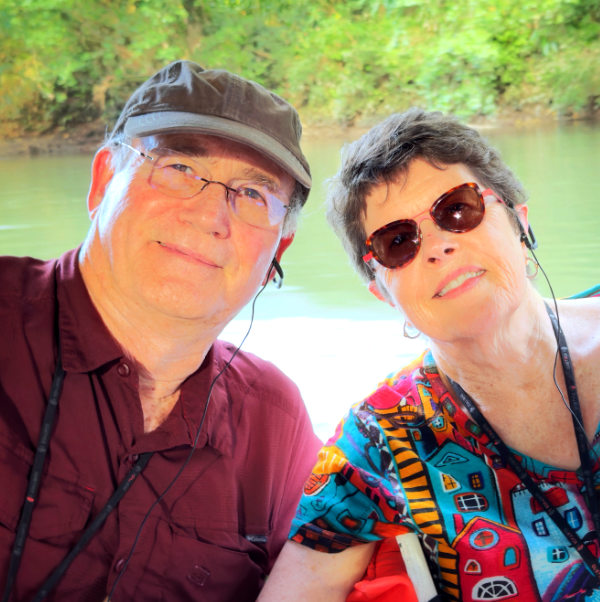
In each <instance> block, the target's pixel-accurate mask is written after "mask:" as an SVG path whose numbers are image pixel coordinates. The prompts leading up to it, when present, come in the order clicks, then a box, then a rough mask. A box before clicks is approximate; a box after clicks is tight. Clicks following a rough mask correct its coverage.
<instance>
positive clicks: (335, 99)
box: [0, 0, 600, 136]
mask: <svg viewBox="0 0 600 602" xmlns="http://www.w3.org/2000/svg"><path fill="white" fill-rule="evenodd" d="M177 58H189V59H192V60H195V61H198V62H200V63H201V64H203V65H204V66H207V67H212V68H227V69H230V70H232V71H235V72H238V73H240V74H242V75H244V76H246V77H249V78H251V79H255V80H257V81H259V82H261V83H262V84H264V85H265V86H267V87H269V88H271V89H273V90H275V91H277V92H278V93H280V94H281V95H282V96H284V97H285V98H286V99H288V100H290V101H291V102H292V103H293V104H294V105H295V106H296V107H298V109H299V110H300V113H301V115H302V117H303V118H304V119H305V121H308V122H311V123H329V124H336V125H349V124H357V123H358V124H360V123H368V122H369V121H370V120H373V119H376V118H378V117H380V116H382V115H387V114H389V113H390V112H393V111H398V110H402V109H404V108H406V107H408V106H410V105H412V104H417V105H420V106H424V107H427V108H435V109H440V110H444V111H451V112H454V113H456V114H459V115H461V116H464V117H478V116H494V115H497V114H499V113H501V112H503V111H525V112H530V113H531V112H534V113H535V112H539V113H540V114H543V115H552V116H557V117H560V116H575V117H584V116H590V115H593V114H594V113H597V112H598V109H599V107H600V3H599V2H598V0H495V2H493V3H491V2H488V1H487V0H459V1H456V0H343V1H333V0H89V1H86V2H82V1H81V0H2V3H0V91H1V94H0V116H1V122H2V123H1V125H0V134H2V135H4V136H10V135H17V134H21V133H25V132H29V133H42V132H49V131H55V130H57V129H61V128H68V127H70V126H73V125H77V124H80V123H85V122H89V121H93V120H102V121H104V122H106V123H111V122H112V121H113V120H114V118H115V116H116V114H117V112H118V109H119V108H120V107H121V106H122V104H123V102H124V100H125V99H126V98H127V96H128V95H129V93H130V92H131V91H132V90H133V88H134V87H135V86H136V85H137V84H139V83H140V82H141V81H143V80H144V79H146V77H147V76H148V75H149V74H150V73H152V72H153V71H155V70H156V69H158V68H160V67H161V66H163V65H164V64H165V63H166V62H168V61H171V60H175V59H177Z"/></svg>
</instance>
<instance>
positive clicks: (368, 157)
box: [327, 107, 527, 281]
mask: <svg viewBox="0 0 600 602" xmlns="http://www.w3.org/2000/svg"><path fill="white" fill-rule="evenodd" d="M417 158H420V159H424V160H426V161H427V162H428V163H430V164H431V165H433V166H436V167H437V166H443V165H452V164H456V163H462V164H463V165H465V166H466V167H468V168H469V169H470V170H471V171H472V172H473V175H474V176H475V177H476V178H477V180H478V181H479V183H480V184H481V185H482V186H484V187H486V188H491V189H492V190H494V192H496V194H498V195H499V196H500V197H501V198H502V200H503V201H504V202H505V203H506V205H507V207H508V211H509V213H510V214H511V215H512V217H513V219H514V220H515V227H516V228H517V229H518V228H519V221H518V216H517V213H516V211H515V210H514V205H518V204H522V203H525V202H526V201H527V195H526V193H525V190H524V189H523V186H522V185H521V183H520V182H519V181H518V180H517V178H516V177H515V176H514V174H513V173H512V171H511V170H510V169H509V168H508V167H507V166H506V165H505V163H504V162H503V161H502V159H501V157H500V153H499V152H498V151H497V150H496V149H494V148H493V147H492V146H490V144H489V143H488V142H487V141H486V140H485V138H483V136H481V134H480V133H479V132H478V131H477V130H475V129H474V128H472V127H469V126H467V125H464V124H462V123H460V122H459V121H458V120H457V119H456V118H455V117H453V116H450V115H444V114H442V113H439V112H428V111H424V110H422V109H418V108H416V107H413V108H411V109H409V110H408V111H406V112H404V113H396V114H394V115H391V116H390V117H388V118H387V119H385V120H384V121H382V122H381V123H379V124H378V125H376V126H375V127H373V128H372V129H371V130H369V131H368V132H367V133H366V134H364V135H363V136H362V137H361V138H359V139H358V140H356V141H355V142H352V143H351V144H349V145H347V146H346V147H345V148H344V149H343V152H342V165H341V167H340V169H339V171H338V173H337V174H336V175H335V176H334V177H333V178H331V179H330V180H329V191H328V195H327V221H328V222H329V224H330V225H331V227H332V228H333V229H334V231H335V233H336V234H337V236H338V237H339V238H340V240H341V241H342V244H343V245H344V248H345V250H346V252H347V253H348V255H349V257H350V260H351V262H352V265H353V266H354V269H355V270H356V271H357V272H358V273H359V275H360V276H361V277H362V278H363V279H365V280H366V281H370V280H373V279H374V278H375V273H374V271H373V269H372V268H371V266H370V265H368V264H367V263H365V262H364V261H363V259H362V257H363V255H364V254H365V252H366V247H365V240H366V238H367V233H366V232H365V229H364V218H365V213H366V202H365V199H366V197H367V196H368V194H369V193H370V191H371V189H372V188H373V187H374V186H375V185H377V184H380V183H383V182H391V181H393V180H395V179H396V178H397V177H398V175H400V174H402V173H406V171H407V170H408V167H409V165H410V162H411V161H412V160H413V159H417ZM400 217H403V216H399V218H400Z"/></svg>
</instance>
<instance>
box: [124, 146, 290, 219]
mask: <svg viewBox="0 0 600 602" xmlns="http://www.w3.org/2000/svg"><path fill="white" fill-rule="evenodd" d="M116 143H117V144H119V145H121V146H124V147H126V148H128V149H129V150H132V151H134V152H135V153H137V154H138V155H139V156H140V157H143V158H144V159H147V160H148V161H150V162H151V165H152V171H151V172H150V175H149V176H148V185H149V186H151V187H152V188H154V189H155V190H159V188H158V187H157V186H155V185H153V184H152V174H153V172H154V169H155V166H156V163H155V162H156V161H157V158H156V157H152V156H151V155H150V154H148V153H147V152H144V151H141V150H140V149H138V148H135V147H134V146H131V145H130V144H128V143H127V142H124V141H122V140H117V141H116ZM181 154H182V155H185V153H181ZM159 158H160V157H159ZM194 177H195V179H197V180H200V181H201V182H203V185H202V186H201V188H200V189H199V190H197V191H196V192H194V193H193V194H191V195H190V196H180V195H178V194H172V193H170V192H165V194H166V195H167V196H170V197H171V198H177V199H191V198H194V197H195V196H196V195H198V194H200V193H201V192H203V191H204V190H205V189H206V188H207V187H208V186H209V185H210V184H219V185H220V186H222V187H223V188H224V189H225V200H226V201H227V204H228V205H229V207H231V210H232V211H233V213H234V214H235V215H236V216H237V217H238V218H239V219H240V220H241V221H243V222H244V223H245V224H248V225H250V226H253V227H255V228H266V225H265V226H263V225H261V224H253V223H251V222H248V221H246V220H244V219H243V218H241V217H240V216H239V215H238V212H237V210H236V205H235V196H237V195H238V191H239V188H232V187H231V186H228V185H227V184H225V183H224V182H221V181H219V180H209V179H207V178H203V177H202V176H194ZM160 190H163V189H160ZM230 194H234V195H235V196H234V197H233V200H232V199H231V198H230ZM261 196H262V195H261ZM272 199H274V200H275V201H276V202H277V203H279V205H280V207H281V210H282V211H283V212H282V213H281V217H278V216H275V217H276V219H278V221H276V222H275V223H272V222H271V210H272V209H273V204H272ZM265 204H266V206H267V215H268V216H269V217H268V221H269V224H270V225H271V226H273V227H275V226H279V225H280V224H282V223H283V222H284V221H285V218H286V216H287V215H288V213H289V212H290V210H291V205H290V204H287V203H284V202H283V201H282V200H281V199H280V198H278V197H277V196H275V195H274V194H272V193H269V194H268V198H265ZM276 206H277V205H275V207H276Z"/></svg>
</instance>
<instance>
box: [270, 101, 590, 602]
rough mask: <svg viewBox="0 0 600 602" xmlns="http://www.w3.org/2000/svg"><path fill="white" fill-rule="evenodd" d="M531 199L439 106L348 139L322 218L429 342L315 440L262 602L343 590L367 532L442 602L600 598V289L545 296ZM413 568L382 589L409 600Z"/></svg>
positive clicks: (360, 566) (368, 543)
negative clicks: (421, 559)
mask: <svg viewBox="0 0 600 602" xmlns="http://www.w3.org/2000/svg"><path fill="white" fill-rule="evenodd" d="M525 200H526V198H525V193H524V191H523V189H522V187H521V185H520V184H519V183H518V182H517V181H516V179H515V177H514V176H513V174H512V173H511V171H510V170H509V169H508V168H507V167H506V166H505V165H504V163H503V162H502V160H501V159H500V157H499V155H498V153H497V152H496V151H495V150H494V149H492V148H490V146H489V145H488V144H487V142H486V141H485V140H484V139H483V138H482V137H481V136H480V135H479V134H478V133H477V132H476V131H475V130H473V129H472V128H469V127H467V126H464V125H461V124H460V123H458V122H457V121H456V120H454V119H453V118H450V117H446V116H444V115H441V114H439V113H428V112H424V111H421V110H417V109H411V110H409V111H408V112H406V113H404V114H399V115H393V116H392V117H390V118H388V119H387V120H386V121H384V122H383V123H381V124H379V125H378V126H376V127H375V128H374V129H373V130H371V131H370V132H368V133H367V134H366V135H365V136H363V137H362V138H361V139H360V140H358V141H357V142H355V143H353V144H352V145H350V146H349V147H348V149H347V150H346V153H345V156H344V158H343V162H342V167H341V169H340V172H339V173H338V174H337V176H336V177H335V178H334V180H333V185H332V188H331V192H330V198H329V207H328V218H329V220H330V223H331V224H332V225H333V227H334V229H335V230H336V233H337V234H338V235H339V237H340V238H341V240H342V242H343V244H344V246H345V248H346V250H347V252H348V254H349V255H350V257H351V260H352V262H353V264H354V267H355V268H356V269H357V271H358V272H359V273H360V274H361V275H362V276H363V277H364V279H365V280H366V281H367V282H368V286H369V289H370V290H371V292H372V293H373V294H375V295H376V296H377V297H378V298H380V299H381V300H383V301H385V302H387V303H390V304H391V305H392V306H394V307H395V308H397V309H398V310H399V311H400V312H401V313H402V314H403V316H404V319H405V333H406V334H408V335H409V336H412V335H411V333H413V332H415V331H419V332H421V333H423V335H425V336H426V337H427V338H428V342H429V350H428V351H427V352H425V353H424V355H423V356H421V357H420V358H418V359H417V360H415V361H414V362H413V363H412V364H410V365H409V366H408V367H406V368H404V369H403V370H401V371H400V372H398V373H397V374H395V375H392V376H390V377H388V378H387V379H386V380H385V381H384V382H383V383H382V384H381V385H380V386H379V388H378V389H377V390H376V391H375V392H374V393H373V394H372V395H370V396H369V397H368V398H367V399H365V400H363V401H362V402H361V403H359V404H357V405H356V406H354V407H353V408H352V409H351V410H350V412H349V414H348V415H347V416H346V418H345V419H344V421H343V422H342V423H341V425H340V426H339V427H338V430H337V432H336V434H335V435H334V437H332V439H330V440H329V441H328V443H327V444H326V445H325V447H323V449H322V450H321V453H320V456H319V460H318V463H317V465H316V466H315V468H314V470H313V475H312V477H311V478H310V479H309V481H308V482H307V483H306V485H305V492H304V496H303V498H302V501H301V503H300V506H299V508H298V511H297V515H296V519H295V521H294V523H293V526H292V531H291V535H290V537H291V538H292V540H293V541H291V542H288V543H287V544H286V546H285V548H284V551H283V553H282V555H281V556H280V559H279V560H278V562H277V564H276V567H275V569H274V571H273V573H272V574H271V576H270V578H269V580H268V582H267V586H266V588H265V589H264V591H263V594H262V595H261V597H260V600H261V601H266V600H278V601H281V600H311V602H314V601H318V600H327V601H334V600H344V599H345V598H346V596H347V595H348V593H349V592H350V590H351V589H352V586H353V584H354V583H355V582H356V581H357V580H359V579H360V578H361V576H362V575H363V573H364V572H365V568H366V567H367V565H368V563H369V560H371V559H372V558H373V559H372V560H371V566H370V569H372V567H373V564H374V563H376V562H377V561H378V559H379V556H378V554H377V553H376V554H375V555H373V552H374V550H376V544H375V542H381V541H385V542H386V547H387V548H388V549H389V545H388V544H389V541H390V539H391V540H392V541H393V538H395V537H396V536H399V535H401V534H403V533H406V532H414V533H416V534H417V535H418V536H419V539H420V542H421V545H422V548H423V550H424V553H425V556H426V557H427V560H428V565H429V570H430V572H431V575H432V577H433V580H434V581H435V585H436V587H437V590H438V592H439V595H440V597H441V598H442V599H446V600H494V599H495V600H500V599H505V598H512V599H519V600H542V599H543V600H563V599H573V600H575V599H577V600H600V567H599V566H598V557H599V551H600V544H599V540H598V535H599V534H600V512H599V508H598V498H599V491H600V461H599V459H598V457H599V453H600V431H599V429H598V424H599V422H600V375H599V371H598V370H597V367H598V365H599V364H600V331H599V329H598V323H599V321H600V298H586V299H577V300H572V299H571V300H564V301H558V302H557V303H556V304H555V303H554V301H549V300H544V299H543V298H542V297H541V296H540V295H539V293H538V292H537V291H536V289H535V288H534V286H533V285H532V283H531V277H532V276H533V275H534V273H535V272H537V269H538V267H539V266H538V264H537V261H536V260H535V259H533V258H532V257H531V256H530V253H531V251H530V250H531V249H532V248H534V247H535V242H534V240H533V239H532V234H530V235H529V236H528V235H527V234H526V233H527V232H529V233H531V229H530V228H529V226H528V214H527V206H526V205H525ZM563 333H564V338H565V340H566V342H565V341H563V339H562V336H563ZM557 340H560V341H561V352H560V354H557V348H558V343H557ZM567 343H568V344H567ZM567 349H568V351H567ZM363 352H364V353H368V354H372V353H377V342H376V341H373V345H372V347H371V348H368V349H364V350H363ZM568 354H570V358H569V357H568ZM377 545H379V544H377ZM406 559H407V561H411V558H410V557H407V558H406ZM407 564H408V562H407ZM372 574H373V571H372V570H370V571H369V572H368V575H369V576H370V575H372ZM409 574H410V571H409ZM401 580H402V577H401V576H399V577H398V581H397V582H393V580H392V581H391V582H390V587H391V588H392V589H390V590H389V591H390V592H391V591H392V590H393V588H396V590H397V592H399V593H398V594H397V595H396V597H395V598H392V597H388V598H377V599H397V600H401V599H416V598H414V593H413V592H410V591H409V592H408V594H407V597H405V598H403V597H402V592H406V591H407V589H406V588H405V585H404V583H402V582H401ZM362 584H363V585H364V581H363V582H362ZM359 589H361V588H360V587H359V588H355V589H354V591H353V592H352V594H351V599H353V600H359V599H367V598H366V597H365V598H361V597H360V592H359V591H358V590H359ZM361 591H362V590H361ZM410 596H413V597H412V598H411V597H410Z"/></svg>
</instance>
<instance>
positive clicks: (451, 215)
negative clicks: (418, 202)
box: [432, 186, 484, 232]
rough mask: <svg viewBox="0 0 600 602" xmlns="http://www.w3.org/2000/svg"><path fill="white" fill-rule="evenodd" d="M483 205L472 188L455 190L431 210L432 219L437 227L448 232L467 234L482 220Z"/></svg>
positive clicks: (466, 187)
mask: <svg viewBox="0 0 600 602" xmlns="http://www.w3.org/2000/svg"><path fill="white" fill-rule="evenodd" d="M483 212H484V205H483V200H482V198H481V196H480V194H479V193H478V192H477V190H475V189H474V188H470V187H468V186H464V187H461V188H457V189H456V190H454V191H453V192H451V193H450V194H448V196H446V197H444V198H443V199H441V200H440V201H438V202H437V203H436V205H435V207H434V209H433V212H432V214H433V219H434V220H435V221H436V223H437V224H438V226H440V227H441V228H444V230H449V231H450V232H468V231H469V230H473V228H476V227H477V226H478V225H479V224H480V223H481V220H482V219H483Z"/></svg>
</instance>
